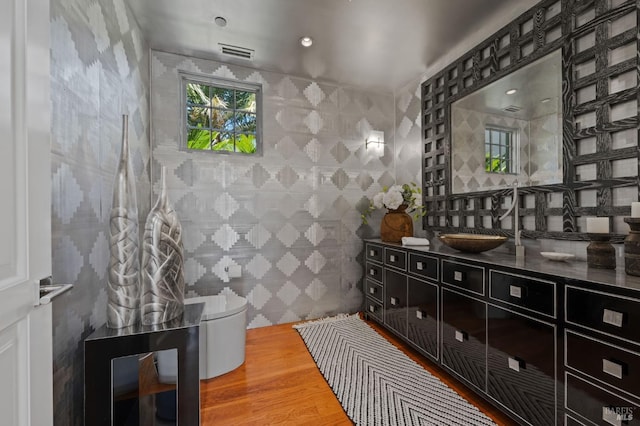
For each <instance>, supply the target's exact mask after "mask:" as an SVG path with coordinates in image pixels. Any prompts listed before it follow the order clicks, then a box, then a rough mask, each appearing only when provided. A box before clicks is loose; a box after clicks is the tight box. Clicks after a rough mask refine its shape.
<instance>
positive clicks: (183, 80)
mask: <svg viewBox="0 0 640 426" xmlns="http://www.w3.org/2000/svg"><path fill="white" fill-rule="evenodd" d="M178 74H179V76H180V99H179V103H180V115H181V118H180V150H181V151H186V152H208V153H214V154H223V155H233V156H240V157H261V156H262V153H263V141H262V117H263V110H262V84H260V83H250V82H245V81H239V80H232V79H228V78H223V77H216V76H209V75H202V74H195V73H190V72H185V71H179V72H178ZM189 83H195V84H204V85H207V86H213V87H216V88H220V89H226V90H239V91H243V92H252V93H255V96H256V112H255V114H256V131H255V134H256V150H255V152H253V153H243V152H237V151H226V150H219V151H217V150H214V149H191V148H189V147H188V141H187V137H188V130H187V126H188V123H187V85H188V84H189ZM229 111H233V112H234V114H235V112H236V111H237V110H236V109H235V106H234V108H233V110H231V109H229ZM234 134H236V133H235V132H234Z"/></svg>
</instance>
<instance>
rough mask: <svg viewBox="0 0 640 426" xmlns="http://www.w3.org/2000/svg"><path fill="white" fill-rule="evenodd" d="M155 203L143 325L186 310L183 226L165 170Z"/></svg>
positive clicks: (148, 230) (148, 235) (145, 255)
mask: <svg viewBox="0 0 640 426" xmlns="http://www.w3.org/2000/svg"><path fill="white" fill-rule="evenodd" d="M160 179H161V184H162V188H161V191H160V196H159V197H158V201H157V202H156V205H155V206H153V208H152V209H151V211H150V212H149V216H148V217H147V221H146V224H145V227H144V237H143V242H142V302H141V303H142V324H143V325H154V324H161V323H164V322H167V321H170V320H172V319H174V318H177V317H178V316H180V315H181V314H182V312H183V311H184V286H185V283H184V256H183V253H184V249H183V247H182V226H181V225H180V221H179V220H178V215H177V214H176V211H175V210H174V209H173V207H172V206H171V204H170V203H169V197H168V196H167V184H166V179H165V169H164V167H163V168H162V173H161V178H160Z"/></svg>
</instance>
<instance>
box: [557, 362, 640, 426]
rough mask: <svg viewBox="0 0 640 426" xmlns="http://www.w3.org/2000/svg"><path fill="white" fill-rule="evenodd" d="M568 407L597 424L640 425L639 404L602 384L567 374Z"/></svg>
mask: <svg viewBox="0 0 640 426" xmlns="http://www.w3.org/2000/svg"><path fill="white" fill-rule="evenodd" d="M566 378H567V380H566V387H567V388H566V402H567V408H568V409H570V410H573V411H575V412H576V413H578V414H580V415H581V416H583V417H584V418H586V419H588V420H590V421H591V422H593V424H597V425H621V426H622V425H635V426H637V425H640V417H639V416H638V415H637V411H638V406H637V405H635V404H634V403H632V402H631V401H629V400H627V399H625V398H622V397H621V396H618V395H616V394H613V393H611V392H608V391H606V390H604V389H603V388H602V387H600V386H596V385H595V384H593V383H590V382H587V381H586V380H582V379H580V378H578V377H576V376H574V375H572V374H567V375H566Z"/></svg>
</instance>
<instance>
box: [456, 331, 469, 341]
mask: <svg viewBox="0 0 640 426" xmlns="http://www.w3.org/2000/svg"><path fill="white" fill-rule="evenodd" d="M456 340H457V341H458V342H464V341H465V340H467V333H465V332H464V331H460V330H456Z"/></svg>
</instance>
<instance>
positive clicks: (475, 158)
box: [450, 50, 563, 194]
mask: <svg viewBox="0 0 640 426" xmlns="http://www.w3.org/2000/svg"><path fill="white" fill-rule="evenodd" d="M450 164H451V193H452V194H463V193H469V192H478V191H486V190H495V189H501V188H506V187H510V186H511V185H513V183H514V182H516V181H517V182H518V185H519V186H536V185H548V184H557V183H562V178H563V171H562V60H561V52H560V50H556V51H554V52H552V53H550V54H548V55H546V56H544V57H542V58H540V59H538V60H537V61H535V62H532V63H531V64H529V65H527V66H525V67H522V68H520V69H518V70H516V71H514V72H512V73H511V74H508V75H506V76H504V77H502V78H501V79H499V80H497V81H495V82H493V83H491V84H489V85H487V86H485V87H483V88H481V89H479V90H477V91H475V92H473V93H471V94H469V95H467V96H465V97H463V98H461V99H459V100H457V101H456V102H454V103H453V104H451V163H450Z"/></svg>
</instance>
